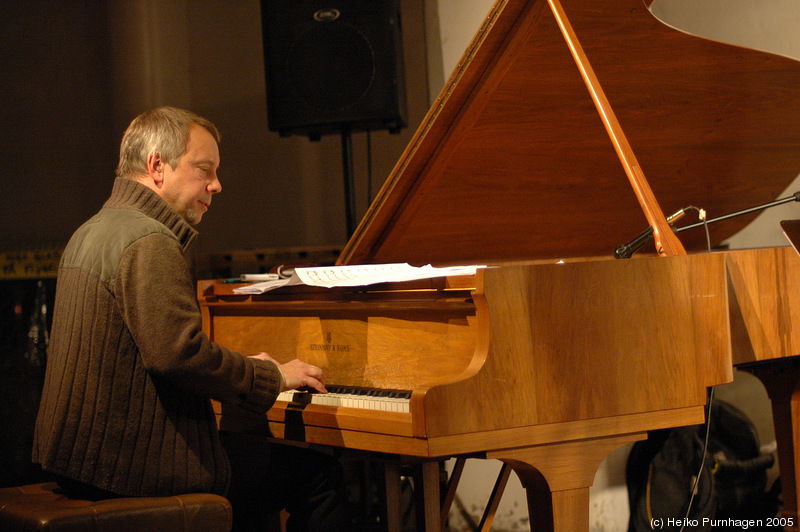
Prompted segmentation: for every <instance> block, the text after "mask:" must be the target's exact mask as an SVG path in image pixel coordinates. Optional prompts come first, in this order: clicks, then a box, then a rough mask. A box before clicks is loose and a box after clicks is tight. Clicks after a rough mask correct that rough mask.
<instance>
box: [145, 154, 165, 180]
mask: <svg viewBox="0 0 800 532" xmlns="http://www.w3.org/2000/svg"><path fill="white" fill-rule="evenodd" d="M164 164H165V163H164V161H163V160H162V159H161V154H160V153H158V152H153V153H151V154H150V155H148V156H147V174H148V175H149V176H150V179H152V180H153V183H154V184H155V185H156V186H157V187H160V186H161V184H162V183H163V182H164Z"/></svg>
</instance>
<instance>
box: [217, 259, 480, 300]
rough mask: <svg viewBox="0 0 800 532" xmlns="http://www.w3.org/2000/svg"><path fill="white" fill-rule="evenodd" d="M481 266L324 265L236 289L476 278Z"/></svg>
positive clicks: (258, 291)
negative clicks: (456, 276) (450, 276)
mask: <svg viewBox="0 0 800 532" xmlns="http://www.w3.org/2000/svg"><path fill="white" fill-rule="evenodd" d="M480 267H481V266H450V267H445V268H435V267H433V266H431V265H430V264H428V265H427V266H422V267H415V266H410V265H408V264H406V263H394V264H362V265H353V266H323V267H314V268H296V269H295V271H294V273H293V274H292V276H291V277H290V278H288V279H278V280H275V281H264V282H261V283H254V284H251V285H247V286H243V287H239V288H235V289H234V290H233V291H234V293H237V294H263V293H264V292H268V291H270V290H275V289H276V288H280V287H282V286H291V285H296V284H305V285H308V286H322V287H325V288H333V287H336V286H367V285H370V284H376V283H389V282H401V281H414V280H417V279H432V278H435V277H446V276H448V275H474V274H475V272H476V271H477V269H478V268H480Z"/></svg>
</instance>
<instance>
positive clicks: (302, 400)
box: [278, 386, 411, 412]
mask: <svg viewBox="0 0 800 532" xmlns="http://www.w3.org/2000/svg"><path fill="white" fill-rule="evenodd" d="M326 388H327V389H328V393H312V392H307V391H298V390H291V391H287V392H281V393H280V394H279V395H278V401H286V402H289V403H297V404H304V405H307V404H313V405H328V406H346V407H349V408H363V409H366V410H382V411H385V412H409V407H408V405H409V401H410V400H411V392H408V391H402V390H381V389H376V388H355V387H352V386H326Z"/></svg>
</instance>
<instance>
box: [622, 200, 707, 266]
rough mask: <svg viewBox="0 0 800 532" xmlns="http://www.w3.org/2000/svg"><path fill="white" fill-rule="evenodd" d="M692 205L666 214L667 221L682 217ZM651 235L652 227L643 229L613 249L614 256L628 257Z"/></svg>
mask: <svg viewBox="0 0 800 532" xmlns="http://www.w3.org/2000/svg"><path fill="white" fill-rule="evenodd" d="M692 208H694V207H684V208H683V209H681V210H679V211H677V212H675V213H673V214H671V215H670V216H667V223H668V224H672V222H676V221H678V220H679V219H681V218H683V215H684V214H686V211H687V210H689V209H692ZM652 237H653V228H652V227H648V228H647V229H645V230H644V231H642V232H641V234H640V235H639V236H637V237H636V238H634V239H633V240H631V241H630V242H628V243H627V244H623V245H621V246H619V247H617V249H615V250H614V258H615V259H629V258H631V256H632V255H633V254H634V253H636V252H637V251H639V248H641V247H642V246H643V245H645V243H646V242H647V241H649V240H650V239H651V238H652Z"/></svg>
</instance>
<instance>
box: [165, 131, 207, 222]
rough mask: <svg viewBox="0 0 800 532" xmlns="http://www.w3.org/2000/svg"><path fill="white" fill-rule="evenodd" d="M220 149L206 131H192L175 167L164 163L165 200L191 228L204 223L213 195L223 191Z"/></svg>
mask: <svg viewBox="0 0 800 532" xmlns="http://www.w3.org/2000/svg"><path fill="white" fill-rule="evenodd" d="M218 168H219V148H218V147H217V141H216V140H214V137H213V136H212V135H211V133H209V132H208V131H206V129H205V128H203V127H201V126H198V125H194V126H192V127H191V129H189V142H188V144H187V147H186V153H184V154H183V155H182V156H181V158H180V159H179V160H178V164H177V166H176V167H175V168H172V167H171V166H170V165H169V164H167V163H164V169H163V170H164V183H163V191H162V195H161V196H162V197H163V198H164V199H165V200H166V202H167V203H168V204H169V205H170V206H171V207H172V208H173V209H175V211H176V212H177V213H178V214H180V215H181V216H182V217H183V219H184V220H186V221H187V222H189V223H190V224H191V225H196V224H198V223H200V219H201V218H202V217H203V213H205V212H206V211H207V210H208V207H209V206H210V205H211V196H213V195H214V194H216V193H217V192H221V191H222V185H221V184H220V182H219V178H218V177H217V169H218Z"/></svg>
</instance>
